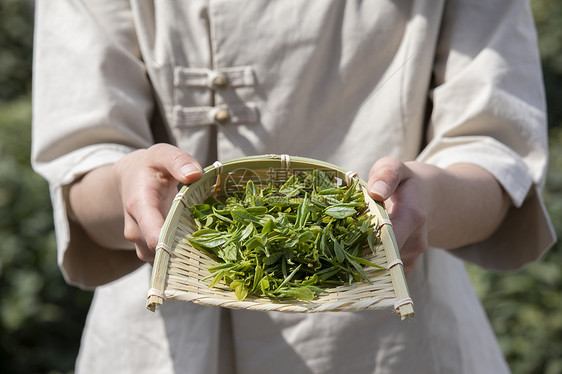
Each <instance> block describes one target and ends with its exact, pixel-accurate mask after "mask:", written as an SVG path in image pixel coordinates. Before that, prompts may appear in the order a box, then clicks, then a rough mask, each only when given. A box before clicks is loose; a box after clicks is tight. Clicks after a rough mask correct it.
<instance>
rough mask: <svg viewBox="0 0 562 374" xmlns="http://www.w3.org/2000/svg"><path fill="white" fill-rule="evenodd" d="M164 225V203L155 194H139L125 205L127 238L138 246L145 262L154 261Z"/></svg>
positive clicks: (140, 256) (140, 255)
mask: <svg viewBox="0 0 562 374" xmlns="http://www.w3.org/2000/svg"><path fill="white" fill-rule="evenodd" d="M163 224H164V202H163V201H162V200H160V198H159V197H158V195H157V194H155V193H139V194H138V195H135V197H134V198H132V199H131V200H130V201H127V202H126V204H125V231H124V235H125V238H126V239H127V240H129V241H131V242H133V243H135V244H136V248H137V255H138V256H139V258H140V259H141V260H143V261H146V262H150V261H152V260H153V259H154V253H155V251H156V246H157V245H158V241H159V237H160V230H161V228H162V225H163Z"/></svg>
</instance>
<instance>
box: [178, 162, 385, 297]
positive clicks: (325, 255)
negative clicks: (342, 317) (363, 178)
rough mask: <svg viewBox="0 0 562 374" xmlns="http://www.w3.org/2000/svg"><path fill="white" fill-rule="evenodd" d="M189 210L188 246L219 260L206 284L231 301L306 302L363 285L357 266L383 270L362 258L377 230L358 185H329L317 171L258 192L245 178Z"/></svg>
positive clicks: (371, 245)
mask: <svg viewBox="0 0 562 374" xmlns="http://www.w3.org/2000/svg"><path fill="white" fill-rule="evenodd" d="M190 209H191V212H192V215H193V218H194V220H195V223H196V224H197V226H198V230H197V231H196V232H194V233H193V234H192V235H191V236H190V237H188V240H189V242H190V243H191V245H192V246H193V247H195V248H197V249H198V250H200V251H203V252H205V253H206V254H208V255H209V256H211V257H212V258H213V259H215V260H216V261H217V262H218V265H216V266H213V267H211V268H209V271H210V272H211V275H210V276H209V277H207V278H206V279H209V278H212V281H211V284H210V286H211V287H214V286H216V285H217V284H219V282H221V281H223V282H224V283H226V284H227V285H228V286H229V287H230V289H231V290H233V291H234V292H235V294H236V297H237V298H238V300H244V299H245V298H246V297H247V296H248V295H253V296H257V297H266V298H270V299H300V300H312V299H314V298H315V297H316V296H318V294H320V293H322V292H325V291H324V289H325V288H331V287H335V286H339V285H344V284H350V283H352V282H356V281H360V280H362V279H364V280H367V281H369V279H368V277H367V274H366V273H365V269H364V268H363V266H371V267H375V268H381V269H382V267H380V266H379V265H376V264H374V263H372V262H370V261H367V260H366V259H364V258H363V257H361V256H362V254H364V251H365V250H366V251H369V249H368V248H370V249H371V251H374V250H375V245H376V244H377V241H378V235H377V234H378V232H377V230H376V229H375V228H374V225H373V224H372V223H371V218H372V217H371V216H370V215H369V214H363V213H365V211H366V209H367V205H366V203H365V201H364V197H363V193H362V192H361V190H360V189H358V188H357V182H355V183H354V184H353V185H351V186H347V187H345V186H343V187H336V186H335V185H334V183H333V182H331V181H330V179H329V178H328V177H327V176H326V174H325V173H323V172H322V171H319V170H314V171H313V172H310V173H300V174H298V175H296V176H295V175H293V176H291V177H290V178H289V179H288V180H287V182H286V183H284V184H283V185H281V186H274V185H273V184H269V185H268V186H267V187H266V188H263V189H261V188H258V187H256V186H255V184H254V183H253V182H252V181H251V180H249V181H248V182H247V184H246V187H245V189H244V190H242V191H241V192H240V193H239V194H237V195H235V196H230V197H228V198H227V199H226V201H225V202H221V201H218V200H217V199H215V198H213V197H210V198H208V199H207V200H206V201H205V202H204V203H203V204H198V205H194V206H191V207H190Z"/></svg>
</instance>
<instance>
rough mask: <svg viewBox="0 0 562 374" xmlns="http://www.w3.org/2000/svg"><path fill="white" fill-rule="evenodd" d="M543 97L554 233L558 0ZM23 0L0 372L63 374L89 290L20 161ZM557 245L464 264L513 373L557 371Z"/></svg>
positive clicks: (0, 37) (14, 1)
mask: <svg viewBox="0 0 562 374" xmlns="http://www.w3.org/2000/svg"><path fill="white" fill-rule="evenodd" d="M531 4H532V6H533V11H534V14H535V19H536V22H537V29H538V33H539V42H540V48H541V56H542V61H543V68H544V77H545V84H546V89H547V96H548V104H549V131H550V146H551V163H550V169H549V178H548V182H547V188H546V191H545V199H546V202H547V206H548V209H549V211H550V214H551V217H552V219H553V223H554V226H555V228H556V230H557V232H558V236H559V237H561V236H562V173H560V172H559V171H562V105H561V104H560V102H561V101H562V2H561V1H560V0H532V1H531ZM32 44H33V17H32V9H31V3H30V2H29V1H21V0H0V372H1V373H13V374H19V373H26V374H27V373H70V372H72V371H73V365H74V360H75V358H76V354H77V352H78V348H79V344H80V336H81V332H82V327H83V324H84V321H85V318H86V313H87V310H88V307H89V304H90V301H91V297H92V295H91V293H89V292H86V291H81V290H78V289H76V288H72V287H69V286H67V285H66V284H65V283H64V280H63V279H62V277H61V275H60V272H59V270H58V268H57V265H56V246H55V237H54V232H53V220H52V212H51V206H50V201H49V195H48V186H47V184H46V183H45V181H43V180H42V179H41V178H40V177H39V176H38V175H36V174H35V173H34V172H33V171H32V170H31V167H30V165H29V153H30V133H31V131H30V122H31V104H30V101H31V99H30V97H31V96H30V88H31V56H32ZM561 246H562V244H561V243H558V244H557V245H556V246H555V247H554V248H553V249H552V250H551V251H550V252H549V253H548V254H547V255H546V256H545V257H544V258H543V259H542V260H541V261H539V262H537V263H535V264H532V265H531V266H529V267H527V268H526V269H525V270H523V271H520V272H517V273H509V274H494V273H490V272H486V271H483V270H481V269H478V268H476V267H473V266H469V271H470V274H471V276H472V279H473V280H474V283H475V287H476V289H477V291H478V294H479V295H480V297H481V300H482V303H483V304H484V307H485V308H486V311H487V313H488V316H489V317H490V321H491V323H492V326H493V328H494V330H495V332H496V334H497V337H498V339H499V342H500V344H501V347H502V349H503V351H504V353H505V356H506V357H507V360H508V362H509V364H510V366H511V368H512V370H513V372H514V373H545V374H557V373H562V271H561V268H560V266H561V264H562V252H561V251H560V249H561Z"/></svg>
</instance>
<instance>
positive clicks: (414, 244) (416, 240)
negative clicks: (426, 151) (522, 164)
mask: <svg viewBox="0 0 562 374" xmlns="http://www.w3.org/2000/svg"><path fill="white" fill-rule="evenodd" d="M367 189H368V191H369V194H370V195H371V197H372V198H373V199H375V200H377V201H384V203H385V207H386V209H387V212H388V215H389V217H390V220H391V221H392V226H393V229H394V234H395V236H396V242H397V244H398V248H399V249H400V256H401V258H402V261H403V262H404V271H405V273H406V276H408V275H409V274H410V273H411V271H412V270H413V269H414V268H415V267H416V265H417V264H418V261H419V259H420V256H421V255H422V254H423V253H424V252H425V251H426V250H427V248H428V246H434V247H439V248H443V249H454V248H459V247H461V246H463V245H466V244H470V243H475V242H478V241H480V240H483V239H485V238H487V237H488V236H489V235H491V234H492V233H493V232H494V231H495V230H496V229H497V227H498V226H499V224H500V223H501V221H502V220H503V218H504V216H505V213H506V211H507V208H508V206H509V199H508V197H507V195H506V194H505V193H504V191H503V189H502V188H501V186H500V185H499V183H498V182H497V180H496V179H495V178H494V176H492V175H491V174H490V173H488V172H487V171H486V170H484V169H482V168H481V167H479V166H477V165H473V164H456V165H452V166H450V167H448V168H446V169H443V168H439V167H437V166H434V165H431V164H426V163H422V162H417V161H409V162H401V161H399V160H397V159H395V158H391V157H385V158H381V159H379V160H378V161H377V162H376V163H375V164H374V165H373V166H372V168H371V171H370V174H369V181H368V183H367Z"/></svg>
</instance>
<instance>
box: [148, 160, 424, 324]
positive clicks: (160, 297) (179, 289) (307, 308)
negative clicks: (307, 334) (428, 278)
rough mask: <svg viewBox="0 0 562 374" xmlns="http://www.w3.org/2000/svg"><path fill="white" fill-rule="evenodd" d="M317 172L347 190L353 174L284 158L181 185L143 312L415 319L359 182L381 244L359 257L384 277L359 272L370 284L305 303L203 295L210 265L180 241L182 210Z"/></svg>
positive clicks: (386, 233) (235, 165)
mask: <svg viewBox="0 0 562 374" xmlns="http://www.w3.org/2000/svg"><path fill="white" fill-rule="evenodd" d="M313 169H320V170H322V171H324V172H325V173H327V175H328V176H330V177H331V178H333V180H334V181H339V182H342V183H346V184H347V185H350V184H351V183H352V182H353V179H354V178H358V176H357V174H356V173H353V172H349V171H348V172H346V171H345V170H343V169H341V168H339V167H337V166H335V165H331V164H328V163H325V162H322V161H318V160H314V159H309V158H303V157H295V156H290V157H289V156H288V155H263V156H251V157H244V158H239V159H233V160H230V161H228V162H224V163H220V162H218V161H217V162H215V163H214V164H213V165H211V166H209V167H207V168H205V170H204V173H203V176H202V178H201V179H200V180H199V181H197V182H196V183H194V184H192V185H189V186H183V187H182V188H181V189H180V191H179V193H178V194H177V196H176V198H175V199H174V202H173V204H172V207H171V209H170V211H169V213H168V215H167V217H166V220H165V223H164V226H163V227H162V231H161V233H160V238H159V244H158V246H157V247H156V257H155V261H154V266H153V270H152V278H151V282H150V289H149V290H148V296H147V308H148V309H149V310H151V311H155V310H156V307H157V306H159V305H162V304H163V303H164V302H165V301H166V300H181V301H189V302H193V303H197V304H202V305H208V306H221V307H226V308H231V309H248V310H258V311H279V312H293V313H302V312H306V313H313V312H337V311H360V310H378V309H391V308H394V310H395V312H396V313H397V314H398V315H400V316H401V318H402V319H403V320H404V319H408V318H411V317H413V316H414V308H413V301H412V299H411V298H410V295H409V291H408V287H407V284H406V278H405V276H404V271H403V265H402V262H401V261H400V254H399V252H398V248H397V244H396V239H395V237H394V233H393V231H392V225H391V222H390V220H389V218H388V215H387V213H386V211H385V209H384V207H383V205H382V204H380V203H378V202H375V201H374V200H373V199H371V198H370V197H369V195H368V194H367V191H366V189H365V187H366V184H365V182H364V181H362V180H360V181H359V186H360V188H361V189H362V190H363V194H364V196H365V200H366V202H367V203H368V206H369V212H370V214H371V215H373V220H376V222H375V224H376V227H377V228H378V231H379V235H380V244H379V245H378V246H377V248H376V251H375V254H373V253H370V254H368V255H366V256H365V258H366V259H368V260H369V261H371V262H374V263H375V264H378V265H381V266H383V267H384V268H385V270H380V269H374V268H370V267H368V268H365V272H366V273H367V275H368V277H369V279H370V281H371V283H369V282H367V281H360V282H354V283H352V284H351V285H346V286H339V287H334V288H331V289H327V291H328V292H327V293H323V294H321V295H320V296H318V297H316V298H315V299H314V300H312V301H301V300H287V301H277V300H270V299H267V298H257V297H252V296H248V297H247V298H246V299H245V300H243V301H239V300H238V299H237V298H236V296H235V294H234V292H233V291H231V290H230V289H229V288H228V287H227V286H226V285H223V286H224V287H221V286H220V285H217V286H215V287H213V288H210V287H209V286H208V285H209V284H210V282H211V281H212V279H205V280H203V279H204V278H205V277H207V276H208V275H209V271H208V270H207V269H208V268H209V267H211V266H213V265H216V261H215V260H213V259H211V258H209V257H207V256H206V255H205V254H204V253H202V252H200V251H199V250H197V249H195V248H193V247H192V246H191V245H190V244H189V242H188V241H187V239H186V236H188V235H190V234H192V233H193V232H195V231H196V226H195V223H194V221H193V218H192V217H191V211H190V210H189V208H188V207H189V206H191V205H194V204H199V203H202V202H203V201H204V200H205V199H206V198H207V197H209V196H211V195H213V196H216V197H217V198H219V199H220V198H221V197H224V196H226V195H228V193H231V192H232V191H233V190H240V189H242V188H244V186H245V184H246V182H247V181H248V180H250V179H252V181H253V182H254V183H255V184H260V183H264V182H265V183H264V185H265V184H267V183H270V182H273V183H284V182H285V181H286V180H287V179H288V178H289V177H290V176H291V175H292V173H296V172H300V171H305V170H308V171H310V170H313Z"/></svg>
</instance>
